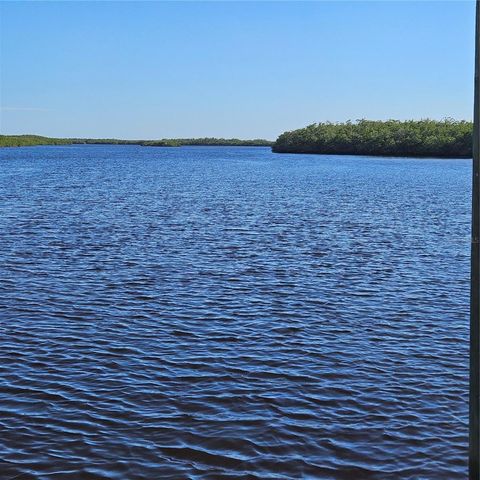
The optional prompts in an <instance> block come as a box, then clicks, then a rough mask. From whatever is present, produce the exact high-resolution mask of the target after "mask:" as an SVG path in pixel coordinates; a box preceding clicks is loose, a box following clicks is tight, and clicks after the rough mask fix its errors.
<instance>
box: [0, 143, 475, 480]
mask: <svg viewBox="0 0 480 480" xmlns="http://www.w3.org/2000/svg"><path fill="white" fill-rule="evenodd" d="M0 155H1V170H0V197H1V198H0V279H1V281H0V317H1V321H0V332H1V335H0V458H1V459H2V460H1V462H2V463H1V465H0V471H1V472H2V473H0V477H1V478H2V479H10V478H16V479H18V480H26V479H40V480H44V479H49V480H50V479H81V480H84V479H122V480H123V479H127V480H130V479H148V480H153V479H162V480H163V479H172V480H181V479H202V480H203V479H215V480H217V479H255V478H257V479H262V480H263V479H279V480H280V479H281V480H283V479H321V480H328V479H335V480H337V479H339V480H342V479H355V480H365V479H379V480H387V479H392V480H393V479H395V480H399V479H402V480H404V479H412V480H413V479H415V480H419V479H422V480H423V479H427V480H434V479H442V480H445V479H449V480H454V479H464V478H465V477H466V461H467V442H468V438H467V415H468V395H467V393H468V377H467V375H468V371H467V367H468V277H469V211H470V204H469V202H470V200H469V195H470V161H468V160H432V159H423V160H415V159H385V158H361V157H333V156H304V155H275V154H272V153H270V151H269V149H267V148H204V147H190V148H189V147H184V148H172V149H168V148H152V147H137V146H67V147H30V148H14V149H4V150H2V151H1V152H0Z"/></svg>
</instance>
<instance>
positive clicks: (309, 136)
mask: <svg viewBox="0 0 480 480" xmlns="http://www.w3.org/2000/svg"><path fill="white" fill-rule="evenodd" d="M472 130H473V125H472V123H471V122H466V121H455V120H452V119H445V120H442V121H436V120H428V119H427V120H419V121H415V120H408V121H398V120H388V121H385V122H382V121H371V120H357V121H356V122H350V121H349V122H346V123H330V122H326V123H314V124H312V125H309V126H308V127H305V128H301V129H299V130H293V131H291V132H285V133H283V134H282V135H280V136H279V137H278V139H277V141H276V142H275V143H274V145H273V147H272V150H273V151H274V152H278V153H322V154H335V155H381V156H399V157H444V158H471V156H472Z"/></svg>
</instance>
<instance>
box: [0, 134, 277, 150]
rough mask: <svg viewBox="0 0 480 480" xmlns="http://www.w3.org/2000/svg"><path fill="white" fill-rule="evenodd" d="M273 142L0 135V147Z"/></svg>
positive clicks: (263, 142) (264, 142)
mask: <svg viewBox="0 0 480 480" xmlns="http://www.w3.org/2000/svg"><path fill="white" fill-rule="evenodd" d="M272 143H273V142H270V141H268V140H263V139H255V140H240V139H238V138H179V139H175V138H167V139H162V140H119V139H116V138H51V137H42V136H39V135H0V147H28V146H34V145H76V144H97V145H142V146H146V147H181V146H187V145H210V146H240V147H249V146H252V147H257V146H258V147H260V146H261V147H267V146H271V145H272Z"/></svg>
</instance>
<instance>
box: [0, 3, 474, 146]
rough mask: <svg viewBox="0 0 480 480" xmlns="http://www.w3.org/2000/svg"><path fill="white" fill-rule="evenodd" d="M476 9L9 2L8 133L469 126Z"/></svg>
mask: <svg viewBox="0 0 480 480" xmlns="http://www.w3.org/2000/svg"><path fill="white" fill-rule="evenodd" d="M474 8H475V5H474V2H473V1H454V2H444V1H441V2H436V1H420V2H406V1H400V2H394V1H383V2H373V1H365V2H364V1H354V2H345V1H335V2H333V1H332V2H260V3H257V2H205V3H203V2H32V3H30V2H2V3H1V12H0V13H1V29H0V30H1V33H0V40H1V44H0V54H1V57H0V66H1V77H0V80H1V83H0V105H1V112H0V113H1V117H0V121H1V123H0V130H1V132H2V133H4V134H17V133H36V134H40V135H49V136H59V137H69V136H78V137H117V138H132V139H133V138H142V139H143V138H146V139H150V138H152V139H153V138H163V137H202V136H217V137H239V138H253V137H263V138H269V139H274V138H276V136H277V135H278V134H280V133H282V132H283V131H285V130H291V129H294V128H300V127H302V126H305V125H307V124H310V123H313V122H317V121H324V120H331V121H343V120H347V119H352V120H354V119H357V118H369V119H387V118H398V119H408V118H426V117H430V118H437V119H441V118H444V117H454V118H457V119H471V118H472V98H473V54H474V51H473V40H474V37H473V35H474Z"/></svg>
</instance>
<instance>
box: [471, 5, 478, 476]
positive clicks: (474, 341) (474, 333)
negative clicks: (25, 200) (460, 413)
mask: <svg viewBox="0 0 480 480" xmlns="http://www.w3.org/2000/svg"><path fill="white" fill-rule="evenodd" d="M479 73H480V0H476V15H475V86H474V105H473V182H472V247H471V248H472V250H471V278H470V282H471V283H470V415H469V466H468V470H469V480H480V459H479V457H480V417H479V412H480V151H479V135H480V105H479V102H480V83H479Z"/></svg>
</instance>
